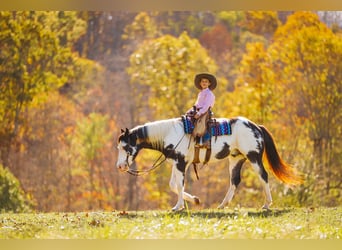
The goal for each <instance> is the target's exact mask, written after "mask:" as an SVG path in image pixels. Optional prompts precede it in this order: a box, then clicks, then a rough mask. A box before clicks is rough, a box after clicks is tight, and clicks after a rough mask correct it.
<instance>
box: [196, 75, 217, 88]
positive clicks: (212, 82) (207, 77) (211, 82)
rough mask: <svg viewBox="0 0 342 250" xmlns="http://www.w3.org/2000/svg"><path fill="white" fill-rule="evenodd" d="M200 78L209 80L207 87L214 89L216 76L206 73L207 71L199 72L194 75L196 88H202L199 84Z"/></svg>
mask: <svg viewBox="0 0 342 250" xmlns="http://www.w3.org/2000/svg"><path fill="white" fill-rule="evenodd" d="M202 78H205V79H208V80H209V82H210V86H209V89H210V90H214V89H215V88H216V85H217V81H216V77H215V76H213V75H212V74H208V73H201V74H197V75H196V76H195V81H194V82H195V86H196V88H198V89H202V88H201V85H200V82H201V79H202Z"/></svg>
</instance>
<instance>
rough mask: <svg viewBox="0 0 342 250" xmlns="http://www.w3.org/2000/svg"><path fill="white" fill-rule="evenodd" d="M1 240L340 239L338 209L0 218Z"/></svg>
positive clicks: (341, 225) (340, 214)
mask: <svg viewBox="0 0 342 250" xmlns="http://www.w3.org/2000/svg"><path fill="white" fill-rule="evenodd" d="M0 239H342V208H341V207H336V208H313V207H312V208H282V209H277V208H274V209H272V210H269V211H265V210H259V209H251V208H236V209H225V210H216V209H205V210H194V211H192V210H183V211H181V212H176V213H175V212H171V211H164V210H163V211H162V210H151V211H112V212H103V211H98V212H75V213H26V214H19V213H1V214H0Z"/></svg>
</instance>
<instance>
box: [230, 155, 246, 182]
mask: <svg viewBox="0 0 342 250" xmlns="http://www.w3.org/2000/svg"><path fill="white" fill-rule="evenodd" d="M245 161H246V159H241V160H240V161H238V163H237V164H236V166H235V167H234V169H233V171H232V177H231V180H232V183H233V185H234V186H235V187H237V186H238V185H239V184H240V182H241V168H242V165H243V163H244V162H245Z"/></svg>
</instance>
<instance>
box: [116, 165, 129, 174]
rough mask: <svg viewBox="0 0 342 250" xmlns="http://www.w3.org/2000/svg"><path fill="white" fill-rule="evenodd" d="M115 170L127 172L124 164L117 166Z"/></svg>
mask: <svg viewBox="0 0 342 250" xmlns="http://www.w3.org/2000/svg"><path fill="white" fill-rule="evenodd" d="M117 168H118V169H119V171H120V172H127V171H128V170H129V167H128V165H127V164H125V163H123V164H119V165H117Z"/></svg>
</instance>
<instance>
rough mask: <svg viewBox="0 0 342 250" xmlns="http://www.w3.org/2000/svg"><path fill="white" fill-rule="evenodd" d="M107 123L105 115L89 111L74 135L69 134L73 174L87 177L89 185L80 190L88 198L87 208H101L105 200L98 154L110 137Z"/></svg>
mask: <svg viewBox="0 0 342 250" xmlns="http://www.w3.org/2000/svg"><path fill="white" fill-rule="evenodd" d="M107 124H108V117H107V116H103V115H100V114H97V113H91V114H89V116H88V117H85V118H84V119H82V120H80V121H79V122H78V123H77V125H76V128H75V131H74V135H70V136H69V140H70V146H71V150H72V155H73V156H74V157H75V158H74V159H75V165H74V169H73V171H74V175H80V176H85V177H86V179H88V178H89V185H86V187H85V190H84V191H83V192H82V197H83V198H87V200H88V209H89V210H92V209H94V208H96V207H100V208H102V206H103V204H102V203H103V202H104V201H105V199H104V196H105V195H104V194H103V188H105V189H104V190H107V189H106V187H105V185H106V184H107V183H105V182H102V183H101V179H102V177H103V176H102V175H104V173H103V170H102V169H101V163H100V155H101V150H102V149H103V148H104V147H105V146H106V145H107V143H108V142H109V139H110V134H109V132H108V130H107V129H108V127H107ZM107 192H109V191H108V190H107ZM96 202H98V204H96Z"/></svg>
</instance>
